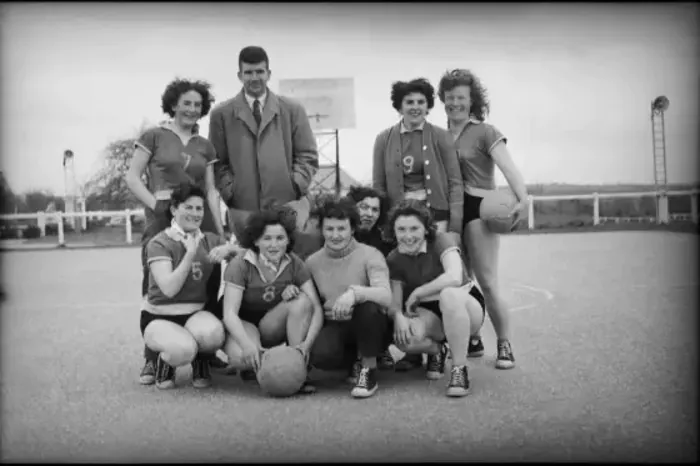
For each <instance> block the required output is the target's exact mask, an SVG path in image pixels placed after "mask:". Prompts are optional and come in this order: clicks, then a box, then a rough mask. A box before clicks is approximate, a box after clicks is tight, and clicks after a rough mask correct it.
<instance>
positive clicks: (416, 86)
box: [391, 78, 435, 112]
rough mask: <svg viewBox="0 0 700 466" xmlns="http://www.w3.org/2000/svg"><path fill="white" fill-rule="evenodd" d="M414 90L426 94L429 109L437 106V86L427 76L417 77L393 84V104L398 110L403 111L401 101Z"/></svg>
mask: <svg viewBox="0 0 700 466" xmlns="http://www.w3.org/2000/svg"><path fill="white" fill-rule="evenodd" d="M413 92H418V93H420V94H423V95H424V96H425V100H426V101H427V103H428V110H431V109H432V108H433V107H434V106H435V88H434V87H433V85H432V84H430V81H428V80H427V79H425V78H416V79H412V80H411V81H408V82H404V81H397V82H395V83H394V84H392V85H391V106H392V107H394V109H395V110H396V111H397V112H400V111H401V103H402V102H403V99H404V97H406V96H407V95H408V94H411V93H413Z"/></svg>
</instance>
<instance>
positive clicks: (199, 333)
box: [141, 185, 236, 389]
mask: <svg viewBox="0 0 700 466" xmlns="http://www.w3.org/2000/svg"><path fill="white" fill-rule="evenodd" d="M204 198H205V194H204V191H203V190H202V189H201V188H199V187H198V186H194V185H183V186H182V187H179V188H176V189H174V190H173V192H172V195H171V199H170V205H169V207H168V211H167V215H168V217H169V218H171V223H170V226H169V227H167V228H166V229H165V230H163V231H161V232H160V233H158V234H157V235H156V236H155V237H154V238H153V239H151V241H150V242H149V243H148V245H147V247H146V260H147V264H148V269H149V275H148V292H147V294H146V301H145V303H144V307H145V309H144V310H142V311H141V333H142V335H143V339H144V342H145V344H146V347H147V348H148V349H149V350H150V351H152V352H154V353H155V354H157V361H156V364H155V384H156V386H157V387H158V388H161V389H163V388H172V387H173V386H174V385H175V368H177V367H180V366H184V365H187V364H192V383H193V385H194V386H195V387H196V388H204V387H208V386H209V385H210V383H211V376H210V373H209V360H210V359H211V355H213V354H214V353H215V352H216V351H217V350H218V349H220V348H221V347H222V345H223V343H224V327H223V324H222V323H221V320H220V319H218V318H217V317H216V316H214V315H213V314H212V313H211V312H209V311H206V310H204V308H205V305H206V302H207V300H208V296H207V281H208V280H209V278H210V276H211V274H212V271H213V269H214V265H215V263H216V260H215V259H214V258H215V257H218V256H229V255H230V254H231V253H232V252H233V251H234V250H235V248H236V247H235V246H233V245H230V244H226V243H223V241H222V238H221V237H220V236H219V235H216V234H214V233H210V232H205V233H202V231H201V230H200V229H199V226H200V225H201V223H202V217H203V215H204Z"/></svg>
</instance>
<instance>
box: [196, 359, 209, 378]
mask: <svg viewBox="0 0 700 466" xmlns="http://www.w3.org/2000/svg"><path fill="white" fill-rule="evenodd" d="M192 370H193V372H194V377H195V378H197V379H206V378H208V377H209V364H208V362H207V361H202V360H195V361H194V363H193V364H192Z"/></svg>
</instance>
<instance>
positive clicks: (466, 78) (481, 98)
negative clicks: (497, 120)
mask: <svg viewBox="0 0 700 466" xmlns="http://www.w3.org/2000/svg"><path fill="white" fill-rule="evenodd" d="M457 86H469V100H471V108H470V109H469V113H470V114H472V115H474V117H475V118H476V119H478V120H481V121H484V120H485V119H486V115H488V113H489V110H490V109H491V102H489V96H488V91H487V90H486V88H485V87H484V85H483V84H482V83H481V80H480V79H479V78H478V76H476V75H475V74H474V73H472V72H471V71H469V70H465V69H459V68H458V69H455V70H452V71H447V72H445V74H443V75H442V78H440V84H438V97H440V101H441V102H442V103H445V92H447V91H451V90H452V89H454V88H455V87H457Z"/></svg>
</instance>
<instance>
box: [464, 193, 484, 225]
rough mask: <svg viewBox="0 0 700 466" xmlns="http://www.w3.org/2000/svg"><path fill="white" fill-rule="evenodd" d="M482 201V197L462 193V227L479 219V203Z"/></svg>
mask: <svg viewBox="0 0 700 466" xmlns="http://www.w3.org/2000/svg"><path fill="white" fill-rule="evenodd" d="M483 199H484V198H483V197H479V196H472V195H471V194H467V193H464V208H463V210H462V212H463V222H464V225H466V224H468V223H469V222H471V221H472V220H476V219H477V218H480V217H481V214H480V213H479V208H480V207H481V201H482V200H483Z"/></svg>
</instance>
